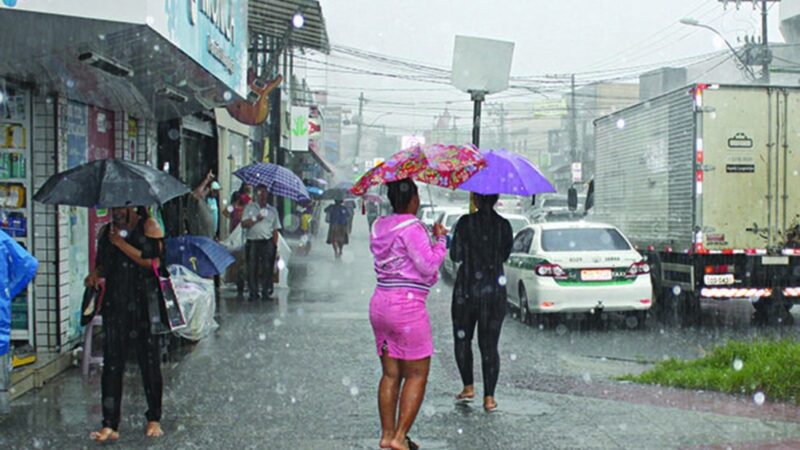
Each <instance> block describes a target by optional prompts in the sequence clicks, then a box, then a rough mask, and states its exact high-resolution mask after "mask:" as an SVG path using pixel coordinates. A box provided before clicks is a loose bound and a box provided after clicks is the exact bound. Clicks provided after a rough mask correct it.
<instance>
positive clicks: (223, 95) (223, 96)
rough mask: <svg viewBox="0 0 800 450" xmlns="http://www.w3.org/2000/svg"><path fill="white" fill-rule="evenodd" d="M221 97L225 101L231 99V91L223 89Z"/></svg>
mask: <svg viewBox="0 0 800 450" xmlns="http://www.w3.org/2000/svg"><path fill="white" fill-rule="evenodd" d="M222 98H223V99H224V100H225V101H226V102H229V101H231V99H232V98H233V94H231V91H225V93H224V94H222Z"/></svg>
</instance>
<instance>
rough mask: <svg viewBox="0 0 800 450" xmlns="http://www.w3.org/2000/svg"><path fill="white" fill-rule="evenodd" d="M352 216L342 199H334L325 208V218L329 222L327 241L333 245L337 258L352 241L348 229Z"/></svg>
mask: <svg viewBox="0 0 800 450" xmlns="http://www.w3.org/2000/svg"><path fill="white" fill-rule="evenodd" d="M350 217H351V212H350V209H349V208H348V207H347V206H345V205H344V202H343V201H342V200H334V202H333V204H332V205H328V207H327V208H325V220H326V222H328V240H327V243H328V244H330V245H332V246H333V254H334V256H335V257H336V258H341V257H342V250H343V249H344V246H345V245H347V244H348V243H350V232H349V230H348V223H349V221H350Z"/></svg>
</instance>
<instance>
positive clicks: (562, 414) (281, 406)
mask: <svg viewBox="0 0 800 450" xmlns="http://www.w3.org/2000/svg"><path fill="white" fill-rule="evenodd" d="M358 219H361V217H357V224H356V227H355V230H354V234H355V236H354V239H352V242H351V245H349V246H347V247H346V248H345V254H344V257H343V258H342V259H341V260H339V261H336V260H334V258H333V252H332V250H331V249H330V247H328V246H325V245H324V242H323V241H321V240H318V241H316V242H315V243H314V247H313V249H312V252H311V254H310V255H308V256H305V257H300V258H297V259H296V260H294V261H293V264H294V267H293V268H292V271H291V279H290V285H291V286H292V287H291V289H289V290H286V289H279V290H278V291H276V292H277V296H278V299H277V300H276V301H265V302H260V303H241V302H237V301H236V300H235V299H233V298H227V299H225V300H224V301H222V302H221V311H220V321H221V323H220V329H219V331H218V332H217V333H216V334H215V335H214V336H212V337H211V338H209V339H207V340H205V341H203V342H201V343H199V344H198V345H196V346H194V347H193V348H191V350H190V351H188V352H187V353H186V354H185V355H184V356H182V357H180V358H178V360H177V361H175V362H172V363H170V364H168V365H166V366H165V367H164V375H165V387H166V392H165V398H164V418H163V425H164V429H165V432H166V436H165V437H164V438H163V439H160V440H158V441H148V440H146V439H145V438H144V437H142V429H143V420H144V419H143V417H142V412H143V411H144V409H145V402H144V397H143V393H142V388H141V382H140V379H139V374H138V368H137V367H136V365H135V363H133V364H129V366H128V373H127V378H126V385H125V399H124V403H123V424H122V427H121V430H120V431H121V433H122V441H121V443H122V446H123V448H139V447H143V446H145V445H148V444H154V445H152V447H153V448H223V449H227V448H231V449H233V448H254V449H293V450H294V449H310V450H312V449H324V448H332V449H348V448H351V449H375V448H377V442H378V437H379V433H380V423H379V420H378V415H377V404H376V403H377V402H376V399H375V396H376V390H377V382H378V379H379V377H380V365H379V362H378V359H377V357H376V355H375V353H374V352H375V350H374V343H373V337H372V331H371V328H370V325H369V320H368V314H367V311H368V303H369V296H370V294H371V291H372V287H373V286H374V279H373V272H372V269H371V257H370V255H369V252H368V250H367V244H366V242H365V239H366V225H365V224H363V223H361V221H360V220H358ZM363 222H365V221H363ZM449 296H450V290H449V288H448V287H447V286H444V285H439V286H437V288H436V289H434V292H433V294H432V296H431V299H430V303H429V306H430V311H431V321H432V324H433V327H434V335H435V336H434V340H435V345H436V348H437V353H436V354H435V355H434V358H433V361H432V369H431V375H430V381H429V385H428V392H427V397H426V400H425V403H424V405H423V409H422V411H421V412H420V415H419V417H418V419H417V424H416V425H415V426H414V428H413V429H412V430H411V433H410V435H411V436H412V437H413V438H414V439H415V440H418V441H419V442H420V443H421V444H422V445H423V448H425V449H432V450H433V449H504V450H505V449H531V448H542V449H553V448H576V449H577V448H581V449H585V448H636V449H643V448H711V447H712V446H718V448H728V446H729V445H730V446H731V448H793V447H794V446H795V445H796V444H797V443H799V442H800V425H799V424H798V418H800V414H799V413H798V409H797V408H795V407H790V406H786V405H772V404H769V403H767V404H765V405H763V406H761V407H758V406H757V405H754V404H752V403H751V402H748V401H746V400H745V399H738V398H735V397H730V396H726V395H720V394H696V393H693V392H688V391H681V390H673V389H661V388H657V387H650V386H635V385H626V384H621V383H616V382H612V381H607V380H603V379H601V378H598V379H588V380H587V379H586V378H585V377H582V376H580V374H576V373H570V372H569V371H568V370H562V369H561V368H558V367H559V366H558V363H557V362H556V361H553V360H552V356H551V355H550V354H548V353H547V352H546V351H545V349H536V348H530V346H529V344H526V343H523V342H520V339H518V338H519V335H518V334H519V331H518V330H519V327H516V326H510V325H511V324H507V325H506V327H504V331H503V333H504V334H503V336H502V337H501V341H502V344H501V345H502V356H503V358H504V359H503V368H502V369H501V385H500V386H499V387H498V401H499V403H500V410H499V411H498V412H496V413H492V414H487V413H485V412H483V409H482V408H481V403H480V401H477V402H475V403H473V404H472V405H471V406H464V405H457V404H455V403H454V402H453V400H452V398H453V394H454V393H455V392H457V390H458V389H459V388H460V382H459V379H458V375H457V372H456V367H455V363H454V359H453V355H452V337H451V335H450V333H451V332H450V325H449V320H450V319H449V303H450V299H449ZM476 354H477V347H476ZM509 354H515V355H519V357H518V359H516V360H514V361H511V360H509V359H508V355H509ZM478 370H479V364H478V363H477V362H476V374H479V372H478ZM99 397H100V394H99V376H98V375H97V374H95V375H93V376H92V377H91V378H90V379H89V380H88V381H84V380H83V379H82V378H81V375H80V372H79V370H78V369H77V368H75V369H73V370H71V371H69V372H67V373H65V374H64V375H62V376H61V377H59V378H57V379H55V380H53V381H52V382H51V383H50V384H49V385H47V386H45V387H44V389H42V390H41V391H39V392H37V393H35V394H27V395H25V396H23V397H21V398H20V399H18V400H16V401H14V402H13V403H12V414H11V416H10V417H8V418H5V419H0V447H3V448H80V447H84V446H91V445H92V444H91V442H89V441H88V439H87V437H88V434H89V432H90V431H91V430H92V429H93V427H95V426H97V425H99V422H100V401H99ZM791 439H795V440H791ZM769 442H771V443H772V444H771V445H777V446H769V445H768V443H769Z"/></svg>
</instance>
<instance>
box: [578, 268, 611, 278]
mask: <svg viewBox="0 0 800 450" xmlns="http://www.w3.org/2000/svg"><path fill="white" fill-rule="evenodd" d="M612 278H613V273H612V272H611V270H609V269H599V270H598V269H591V270H588V269H587V270H581V280H583V281H610V280H611V279H612Z"/></svg>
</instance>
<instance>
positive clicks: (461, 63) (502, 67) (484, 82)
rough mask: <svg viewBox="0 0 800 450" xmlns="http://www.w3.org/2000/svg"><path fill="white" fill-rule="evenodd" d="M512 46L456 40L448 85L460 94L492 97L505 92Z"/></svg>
mask: <svg viewBox="0 0 800 450" xmlns="http://www.w3.org/2000/svg"><path fill="white" fill-rule="evenodd" d="M513 55H514V43H513V42H505V41H497V40H494V39H483V38H476V37H469V36H456V45H455V50H454V51H453V72H452V73H453V74H452V77H451V79H450V82H451V83H452V84H453V86H455V87H456V88H458V89H460V90H462V91H464V92H472V91H476V92H483V93H485V94H493V93H495V92H500V91H504V90H506V89H508V78H509V74H510V73H511V58H512V56H513Z"/></svg>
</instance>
